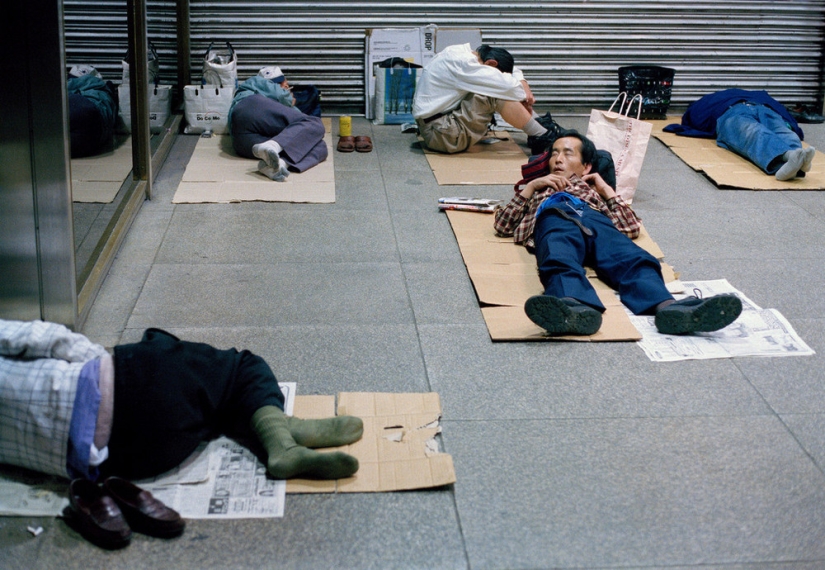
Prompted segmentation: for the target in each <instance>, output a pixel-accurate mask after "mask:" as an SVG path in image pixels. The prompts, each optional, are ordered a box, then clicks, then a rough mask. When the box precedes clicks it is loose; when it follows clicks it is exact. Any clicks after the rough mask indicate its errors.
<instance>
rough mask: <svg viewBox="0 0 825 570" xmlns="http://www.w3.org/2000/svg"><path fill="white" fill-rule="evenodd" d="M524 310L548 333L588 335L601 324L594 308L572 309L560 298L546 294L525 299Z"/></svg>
mask: <svg viewBox="0 0 825 570" xmlns="http://www.w3.org/2000/svg"><path fill="white" fill-rule="evenodd" d="M524 312H525V313H526V314H527V317H528V318H529V319H530V320H531V321H533V322H534V323H536V324H537V325H538V326H540V327H541V328H543V329H544V330H545V331H547V334H550V335H568V334H569V335H577V336H589V335H592V334H596V333H597V332H598V330H599V328H601V326H602V314H601V313H600V312H599V311H597V310H596V309H592V308H590V307H587V309H586V310H583V311H573V310H571V309H570V307H569V306H568V305H567V304H566V303H565V302H564V301H562V300H561V299H557V298H556V297H548V296H546V295H536V296H535V297H530V298H529V299H527V302H526V303H525V304H524Z"/></svg>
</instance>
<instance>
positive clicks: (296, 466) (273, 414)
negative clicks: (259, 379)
mask: <svg viewBox="0 0 825 570" xmlns="http://www.w3.org/2000/svg"><path fill="white" fill-rule="evenodd" d="M250 424H251V427H252V429H253V430H254V431H255V434H256V435H257V436H258V439H259V440H260V442H261V444H262V445H263V446H264V449H265V450H266V452H267V456H268V459H267V466H266V467H267V471H268V472H269V474H270V475H272V476H273V477H275V478H276V479H292V478H294V477H306V478H309V479H341V478H344V477H350V476H351V475H353V474H354V473H355V472H356V471H358V460H357V459H356V458H355V457H353V456H351V455H347V454H346V453H341V452H334V453H319V452H317V451H313V450H312V449H308V448H306V447H304V446H301V445H298V443H297V442H296V441H295V439H294V438H293V437H292V434H291V433H290V431H289V425H288V422H287V417H286V415H285V414H284V412H283V411H282V410H281V409H280V408H277V407H275V406H264V407H262V408H259V409H258V410H257V411H256V412H255V413H254V414H253V415H252V420H251V422H250Z"/></svg>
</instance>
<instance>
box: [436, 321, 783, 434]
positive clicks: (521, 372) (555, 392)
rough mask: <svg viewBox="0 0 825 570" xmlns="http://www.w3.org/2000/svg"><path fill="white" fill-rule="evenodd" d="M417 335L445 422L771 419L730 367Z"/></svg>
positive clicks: (461, 334) (458, 330) (445, 331)
mask: <svg viewBox="0 0 825 570" xmlns="http://www.w3.org/2000/svg"><path fill="white" fill-rule="evenodd" d="M420 329H421V333H420V334H421V344H422V347H423V349H424V357H425V359H426V362H427V370H428V373H429V379H430V384H431V385H432V389H433V391H435V392H439V393H440V394H441V398H442V401H443V406H444V417H445V418H449V419H451V420H483V419H485V418H491V419H515V418H519V419H525V420H526V419H535V418H545V419H546V418H608V417H657V416H714V415H737V414H769V413H770V409H769V408H768V407H767V406H766V405H765V403H764V401H763V400H762V398H761V397H760V396H759V394H758V393H757V392H756V390H754V389H753V387H752V386H751V385H750V384H749V383H748V382H747V380H746V378H745V377H744V375H743V374H742V373H741V372H740V371H739V369H738V368H737V367H736V365H735V364H734V363H733V362H732V361H730V360H727V361H719V360H716V361H687V362H677V363H672V364H668V365H662V364H657V363H653V362H650V361H649V360H648V358H647V357H646V356H645V355H644V353H643V352H642V349H641V348H639V347H637V346H636V345H635V343H571V342H534V343H493V342H491V341H490V339H489V336H488V335H487V330H486V328H485V327H484V326H482V325H477V326H459V325H445V326H435V325H432V326H430V325H424V326H421V327H420ZM458 360H460V362H461V364H460V365H457V364H456V362H457V361H458Z"/></svg>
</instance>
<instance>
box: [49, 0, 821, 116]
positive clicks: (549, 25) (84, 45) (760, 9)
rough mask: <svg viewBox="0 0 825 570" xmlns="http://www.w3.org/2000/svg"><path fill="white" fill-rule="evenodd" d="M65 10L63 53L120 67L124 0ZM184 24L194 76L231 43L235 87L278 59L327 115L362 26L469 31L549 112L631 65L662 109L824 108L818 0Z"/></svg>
mask: <svg viewBox="0 0 825 570" xmlns="http://www.w3.org/2000/svg"><path fill="white" fill-rule="evenodd" d="M64 4H65V5H64V10H65V12H66V18H67V38H66V41H67V45H68V46H69V48H70V49H69V50H68V51H67V59H68V60H69V61H70V62H75V61H78V60H77V59H75V58H79V59H83V58H84V57H85V58H87V59H89V58H96V59H93V61H98V62H100V64H101V65H103V66H104V69H105V68H106V66H107V65H109V60H110V59H111V57H112V53H113V51H112V50H114V53H115V57H116V61H117V63H118V64H119V59H120V57H122V52H124V50H125V2H124V1H121V2H105V1H85V2H81V1H71V0H66V1H65V3H64ZM118 10H119V12H118ZM148 12H149V15H150V16H149V20H150V21H149V34H150V40H152V41H153V43H155V45H156V46H157V48H158V50H159V51H160V52H161V61H162V63H163V67H162V77H163V78H164V79H165V80H168V81H169V82H173V81H174V77H175V74H176V60H175V2H174V0H166V1H151V2H148ZM190 16H191V17H190V25H191V41H192V57H191V60H190V64H191V73H192V78H193V80H197V79H199V78H200V74H201V63H200V57H201V56H202V54H203V53H204V51H205V50H206V47H207V46H208V44H209V43H210V42H211V41H215V42H225V41H229V42H231V43H232V45H233V47H234V48H235V49H236V51H237V52H238V60H239V62H238V63H239V76H240V78H241V79H245V78H247V77H249V76H251V75H254V74H255V73H256V72H257V70H258V69H259V68H260V67H262V66H264V65H272V64H277V65H279V66H281V68H282V69H283V70H284V71H285V72H286V73H287V75H288V77H289V79H290V81H291V83H293V84H299V83H311V84H313V85H315V86H316V87H318V88H319V89H320V90H321V92H322V94H323V104H324V108H325V111H329V110H334V109H335V108H340V109H346V110H348V111H350V112H352V111H355V112H358V110H359V109H362V105H363V103H362V100H363V92H364V85H363V81H364V79H363V77H364V69H363V67H364V30H365V29H368V28H384V27H417V26H421V25H425V24H429V23H436V24H438V25H440V26H445V27H478V28H481V30H482V34H483V38H484V41H485V42H486V43H490V44H495V45H499V46H502V47H506V48H507V49H509V50H510V51H511V52H512V53H513V55H514V57H515V59H516V63H517V65H519V66H520V67H521V68H522V69H523V70H524V72H525V75H526V76H527V78H528V80H529V81H530V84H531V87H532V89H533V92H534V94H535V95H536V98H537V99H538V101H539V108H540V109H543V108H545V107H546V108H549V109H550V110H552V111H554V112H565V111H571V112H582V111H586V110H588V109H590V108H591V107H594V106H604V105H605V104H607V103H609V102H610V101H612V99H613V97H614V96H615V94H616V92H617V90H618V75H617V69H618V67H620V66H622V65H635V64H652V65H662V66H666V67H672V68H674V69H675V70H676V77H675V80H674V86H673V96H672V103H671V109H679V108H684V106H686V105H687V104H688V103H689V102H691V101H693V100H695V99H696V98H698V97H699V96H701V95H703V94H705V93H708V92H711V91H716V90H718V89H723V88H727V87H741V88H745V89H766V90H767V91H768V92H769V93H770V94H771V95H772V96H774V97H775V98H776V99H778V100H780V101H781V102H783V103H785V104H792V103H804V104H813V103H816V104H819V105H821V103H822V83H823V77H822V69H823V44H824V42H823V28H825V0H810V1H804V0H800V1H783V2H776V1H742V0H727V1H724V2H721V1H715V2H705V1H694V2H686V1H684V0H679V1H677V0H637V1H635V2H628V1H609V0H590V1H584V0H582V1H564V2H530V1H526V2H505V1H495V0H492V1H483V0H482V1H480V2H468V1H458V0H454V1H451V2H433V1H431V2H418V3H413V2H390V1H386V0H352V1H347V0H318V1H316V2H306V1H305V0H286V1H274V0H269V1H266V0H259V1H247V0H222V1H217V0H215V1H197V0H192V1H191V2H190ZM93 61H87V62H93ZM165 82H166V81H165Z"/></svg>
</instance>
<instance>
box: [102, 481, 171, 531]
mask: <svg viewBox="0 0 825 570" xmlns="http://www.w3.org/2000/svg"><path fill="white" fill-rule="evenodd" d="M103 487H104V489H106V492H107V493H109V495H111V496H112V498H113V499H114V500H115V502H117V504H118V505H119V506H120V509H121V510H122V511H123V514H124V516H125V517H126V520H127V521H129V525H130V526H131V527H132V529H133V530H135V531H136V532H140V533H143V534H148V535H150V536H156V537H159V538H172V537H175V536H179V535H180V534H182V533H183V529H184V528H185V527H186V521H184V520H183V519H182V518H181V516H180V514H179V513H178V512H177V511H176V510H174V509H170V508H169V507H167V506H166V505H164V504H163V503H162V502H161V501H159V500H157V499H156V498H155V497H153V496H152V493H150V492H149V491H145V490H144V489H141V488H140V487H138V486H137V485H134V484H132V483H130V482H129V481H127V480H126V479H121V478H120V477H109V478H108V479H106V481H104V482H103Z"/></svg>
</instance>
